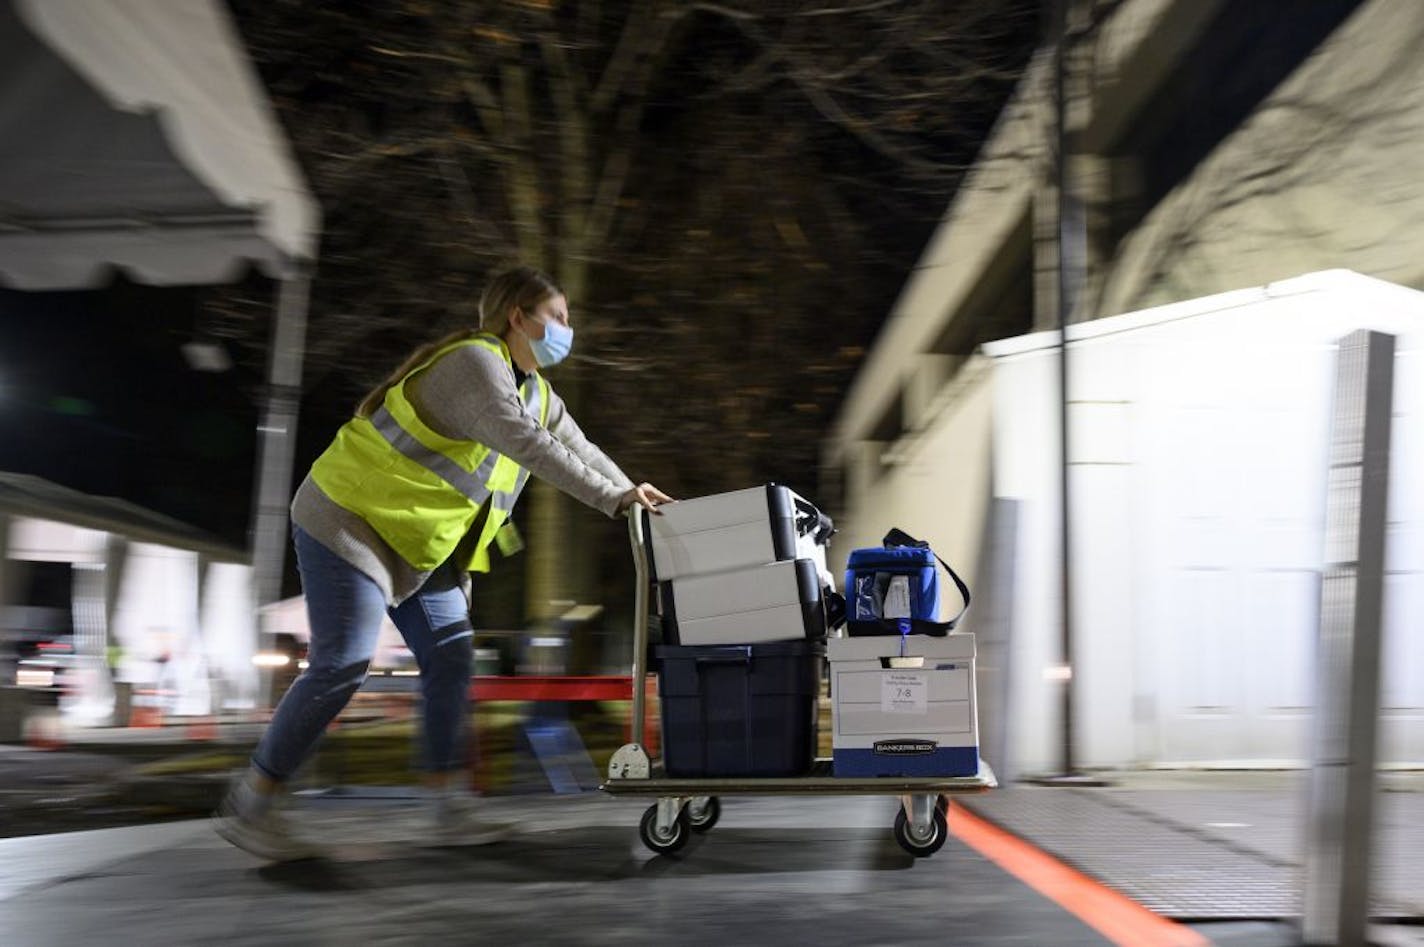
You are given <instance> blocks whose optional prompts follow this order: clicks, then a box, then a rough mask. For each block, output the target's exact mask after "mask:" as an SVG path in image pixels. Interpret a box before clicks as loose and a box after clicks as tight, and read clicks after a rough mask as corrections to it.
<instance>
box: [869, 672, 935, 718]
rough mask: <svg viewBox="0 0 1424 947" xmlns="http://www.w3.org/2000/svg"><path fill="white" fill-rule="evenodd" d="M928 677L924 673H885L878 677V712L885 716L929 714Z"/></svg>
mask: <svg viewBox="0 0 1424 947" xmlns="http://www.w3.org/2000/svg"><path fill="white" fill-rule="evenodd" d="M929 690H930V681H929V675H928V674H926V673H925V672H924V671H885V672H883V673H882V674H881V675H880V711H881V713H887V714H923V713H928V712H929Z"/></svg>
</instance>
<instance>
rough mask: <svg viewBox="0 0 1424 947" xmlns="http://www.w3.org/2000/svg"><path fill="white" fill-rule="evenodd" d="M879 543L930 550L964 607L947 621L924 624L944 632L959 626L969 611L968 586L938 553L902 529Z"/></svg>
mask: <svg viewBox="0 0 1424 947" xmlns="http://www.w3.org/2000/svg"><path fill="white" fill-rule="evenodd" d="M880 543H881V545H883V546H914V547H917V548H919V549H929V550H930V555H932V556H934V557H935V561H936V562H938V563H939V564H940V565H942V566H944V571H945V572H948V573H949V577H950V578H951V579H953V580H954V587H955V588H957V589H959V597H960V598H962V599H963V600H964V605H963V606H961V607H960V609H959V614H957V615H955V616H954V617H953V618H951V619H950V620H949V621H933V622H926V624H928V625H931V626H933V627H935V628H943V629H944V630H945V631H950V630H952V629H953V628H954V626H955V625H957V624H959V619H961V618H963V617H964V613H965V612H967V611H968V610H969V586H967V585H965V584H964V580H963V579H961V578H960V577H959V574H958V573H956V572H955V571H954V570H953V569H951V568H950V567H949V563H947V562H945V561H944V560H943V559H941V558H940V557H939V553H937V552H935V551H934V550H933V549H930V544H929V543H927V542H925V541H924V540H922V539H916V538H915V537H913V536H911V535H910V534H909V533H907V532H905V531H904V530H903V529H899V528H894V529H891V530H890V532H888V533H886V534H885V538H884V539H882V540H881V541H880Z"/></svg>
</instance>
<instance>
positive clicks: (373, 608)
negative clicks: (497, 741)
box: [252, 527, 475, 782]
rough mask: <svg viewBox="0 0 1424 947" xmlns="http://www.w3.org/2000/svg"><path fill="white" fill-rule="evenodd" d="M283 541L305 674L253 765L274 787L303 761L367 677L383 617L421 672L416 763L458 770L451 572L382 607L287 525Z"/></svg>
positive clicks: (460, 696)
mask: <svg viewBox="0 0 1424 947" xmlns="http://www.w3.org/2000/svg"><path fill="white" fill-rule="evenodd" d="M292 538H293V543H294V545H295V546H296V551H297V569H298V571H299V572H300V573H301V579H302V591H303V593H304V594H305V595H306V600H307V620H308V622H309V624H310V626H311V644H310V648H309V653H308V655H307V662H308V667H307V669H306V670H305V671H303V672H302V673H301V676H299V677H298V678H297V679H296V680H295V681H293V682H292V686H291V687H290V688H289V689H288V690H287V693H286V694H285V695H284V696H283V697H282V701H281V703H279V704H278V705H277V709H276V711H275V712H274V713H273V715H272V722H271V724H270V725H269V726H268V727H267V730H266V732H265V733H263V734H262V739H261V741H260V742H259V743H258V744H257V749H256V750H255V751H254V752H253V754H252V764H253V765H254V766H256V767H257V768H258V769H259V770H261V771H262V772H263V773H264V774H265V775H267V776H268V777H270V778H272V779H275V780H277V781H278V782H283V781H285V780H287V779H289V778H290V777H291V776H292V774H293V773H295V772H296V770H297V768H298V767H299V766H301V764H302V763H303V762H305V761H306V759H307V757H308V756H310V755H311V753H312V750H313V749H314V748H315V747H316V743H317V740H319V739H320V738H321V735H322V733H323V732H324V731H325V730H326V727H327V724H329V723H331V721H332V720H333V719H335V718H336V715H337V714H338V713H340V712H341V708H343V707H345V706H346V704H347V702H348V701H350V700H351V696H352V695H353V694H355V693H356V690H357V689H358V688H359V687H360V686H361V683H362V682H363V681H365V680H366V672H367V671H368V670H369V669H370V666H371V658H372V657H373V656H374V655H375V653H376V639H377V637H378V636H379V635H380V631H381V619H382V617H383V616H384V615H385V614H387V613H389V614H390V616H391V620H392V621H394V622H395V625H396V628H397V629H399V630H400V633H401V637H403V638H405V643H406V644H407V645H408V646H409V647H410V650H411V653H412V654H413V655H415V662H416V666H417V667H418V668H419V669H420V690H421V695H422V696H423V697H424V704H425V706H424V712H423V714H422V750H423V757H424V765H425V767H426V768H428V769H430V770H433V771H436V772H444V771H449V770H454V769H459V768H461V767H462V766H463V765H464V763H465V754H464V747H465V726H466V722H467V718H468V716H469V688H470V670H471V666H472V665H473V663H474V634H475V632H474V628H473V627H472V626H471V625H470V609H469V602H467V601H466V599H465V593H464V591H463V590H462V589H461V588H460V574H459V572H458V571H457V569H456V568H455V567H454V566H453V565H446V566H442V567H441V568H439V569H437V570H436V571H435V572H434V574H432V575H431V576H430V578H429V579H428V580H426V583H425V585H423V586H421V588H420V590H419V591H418V592H416V593H415V594H414V595H412V596H411V597H410V598H408V599H406V600H405V601H404V602H401V603H400V604H399V605H397V606H396V607H394V608H390V609H387V607H386V597H385V595H384V594H383V593H382V592H381V589H380V587H379V586H378V585H377V584H376V583H375V581H374V580H372V579H371V577H370V576H368V575H366V574H365V573H364V572H361V571H360V570H359V569H357V568H356V567H355V566H352V565H351V564H350V563H348V562H346V561H345V560H344V559H342V558H341V557H339V556H337V555H336V554H335V553H334V552H332V551H331V550H329V549H327V548H326V547H325V546H323V545H322V544H321V543H319V542H317V541H316V540H315V539H313V538H312V537H311V536H310V535H308V534H307V533H306V531H304V530H303V529H301V527H293V529H292Z"/></svg>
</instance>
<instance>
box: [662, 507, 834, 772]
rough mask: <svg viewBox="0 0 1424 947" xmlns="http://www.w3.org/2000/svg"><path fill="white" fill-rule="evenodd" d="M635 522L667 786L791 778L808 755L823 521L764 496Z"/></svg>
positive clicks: (822, 606) (823, 585)
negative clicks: (673, 780)
mask: <svg viewBox="0 0 1424 947" xmlns="http://www.w3.org/2000/svg"><path fill="white" fill-rule="evenodd" d="M644 515H645V516H646V517H647V518H646V522H645V530H644V535H645V536H646V537H647V544H648V554H649V562H650V570H651V572H652V578H653V581H655V582H656V584H657V592H658V594H657V598H656V601H657V607H658V615H659V621H660V623H661V627H662V641H663V643H662V644H661V645H657V646H655V647H654V648H653V654H652V659H653V660H652V666H653V667H654V668H655V669H656V670H657V673H658V695H659V698H660V700H661V705H662V721H663V766H664V769H665V770H666V771H667V775H669V776H677V777H736V776H799V775H803V774H805V773H806V772H807V771H809V769H810V768H811V765H812V763H813V762H814V760H815V751H816V707H817V698H818V696H819V694H820V689H821V672H822V665H823V661H824V655H825V644H824V640H825V636H826V597H827V595H826V593H827V592H828V591H834V581H833V579H832V578H831V576H830V573H829V572H828V571H827V570H826V553H825V544H826V542H827V540H828V539H829V538H830V534H831V524H830V521H829V519H827V518H826V517H825V516H824V515H822V514H821V513H820V511H818V510H817V509H816V508H815V506H814V505H812V504H811V503H810V502H808V501H807V500H805V499H804V498H802V497H799V496H797V495H796V494H795V493H794V492H792V491H791V490H790V489H789V488H787V487H784V486H780V485H776V484H769V485H766V486H761V487H753V488H750V489H746V490H737V491H733V492H730V493H720V494H714V495H711V496H705V497H699V498H696V499H692V500H682V501H680V502H678V503H673V504H669V505H667V506H664V507H662V508H661V515H656V516H650V515H647V514H644Z"/></svg>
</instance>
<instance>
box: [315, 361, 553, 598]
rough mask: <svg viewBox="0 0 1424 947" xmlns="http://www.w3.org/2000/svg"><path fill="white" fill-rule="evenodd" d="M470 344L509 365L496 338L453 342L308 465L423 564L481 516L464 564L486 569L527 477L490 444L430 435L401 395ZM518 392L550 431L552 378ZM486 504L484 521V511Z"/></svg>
mask: <svg viewBox="0 0 1424 947" xmlns="http://www.w3.org/2000/svg"><path fill="white" fill-rule="evenodd" d="M464 345H478V346H480V347H482V348H485V349H487V350H489V351H490V352H493V353H495V354H497V355H498V356H499V357H500V359H501V360H502V361H503V362H504V364H505V365H506V366H509V369H510V370H511V371H513V361H512V359H511V358H510V355H509V350H508V348H507V347H506V346H505V345H504V343H503V341H502V340H500V339H499V338H497V337H495V336H492V335H477V336H474V337H471V338H468V339H465V340H462V341H460V342H455V343H452V344H451V345H449V346H446V347H445V348H443V349H441V350H439V351H437V352H435V353H433V354H432V355H431V357H430V358H429V359H427V360H426V361H425V362H424V363H423V364H422V365H420V366H418V367H417V368H415V369H414V370H413V371H411V372H410V373H409V374H407V375H406V376H405V377H404V378H402V379H401V380H400V381H399V382H397V383H396V384H395V385H393V386H392V387H391V389H390V390H389V391H388V392H387V393H386V397H385V401H384V403H383V404H382V405H381V406H380V407H378V408H377V409H376V410H375V411H373V412H372V413H371V415H370V417H356V418H352V419H351V420H350V421H348V422H347V423H346V424H345V425H343V426H342V428H341V430H340V431H338V432H337V436H336V438H335V439H334V440H333V441H332V443H331V445H330V446H328V447H327V449H326V451H325V452H323V454H322V455H321V456H320V457H318V458H317V460H316V462H315V463H313V465H312V477H313V479H314V480H315V481H316V483H317V485H318V486H319V487H321V489H322V490H323V491H324V492H325V493H326V494H327V496H329V497H330V498H331V499H332V500H334V501H335V502H336V503H337V504H339V505H341V506H343V507H345V508H346V509H348V510H350V511H352V512H353V513H355V514H357V515H358V516H360V517H362V518H363V519H364V520H366V522H367V523H368V524H369V525H370V526H371V527H372V528H373V529H375V531H376V533H377V534H378V535H380V536H381V538H382V539H384V540H385V541H386V542H387V543H388V544H390V546H391V548H392V549H394V550H395V551H396V552H397V553H398V554H400V556H401V558H403V559H405V560H406V561H407V562H409V563H410V564H411V565H412V566H414V567H415V568H417V569H421V570H429V569H433V568H434V567H435V566H438V565H439V564H440V563H442V562H444V561H446V559H448V558H449V556H450V554H451V553H452V552H453V551H454V550H455V548H456V547H457V546H458V545H459V542H460V540H461V538H462V537H464V536H465V535H466V534H467V533H468V531H469V529H470V527H471V526H473V525H474V524H475V523H476V522H477V521H479V522H483V524H484V525H483V527H482V528H481V529H480V533H479V535H477V536H474V537H472V538H473V540H474V542H473V544H472V546H471V548H470V552H469V565H468V568H470V569H473V570H474V571H486V570H488V568H489V553H488V547H489V546H490V545H491V544H492V542H493V541H494V537H495V533H496V532H497V530H498V528H499V527H500V526H501V525H502V524H503V523H505V522H506V521H507V520H508V518H509V514H510V511H511V510H513V508H514V504H515V501H516V500H517V499H518V497H519V494H520V493H521V492H522V490H523V488H524V485H525V483H526V482H527V481H528V478H529V472H528V471H527V470H525V469H523V468H522V467H521V466H520V465H519V464H518V463H517V462H516V461H515V460H514V459H513V458H511V457H508V456H505V455H502V454H500V453H499V452H498V451H496V450H494V449H493V448H491V447H490V446H489V445H486V444H481V443H479V442H477V441H471V440H452V439H450V438H448V437H445V436H443V435H441V434H440V433H439V432H437V431H434V430H433V429H431V428H430V427H429V426H428V425H426V424H425V422H424V421H422V420H421V418H420V416H419V415H418V414H417V413H416V412H415V409H414V406H413V405H412V404H411V403H410V401H409V400H408V399H407V398H406V396H405V385H406V383H407V382H408V381H409V380H410V378H411V377H412V376H413V375H415V374H416V373H418V372H420V371H422V370H424V369H425V368H428V367H429V366H430V365H431V364H432V363H433V362H434V361H435V360H436V359H438V358H441V357H442V356H444V355H445V354H447V353H449V352H451V351H453V350H455V349H456V348H458V347H460V346H464ZM511 380H512V379H511ZM518 390H519V395H520V400H521V402H522V403H523V407H524V410H525V411H526V412H527V413H528V414H529V415H530V416H531V417H532V418H533V419H534V421H535V423H536V424H538V425H539V426H540V427H545V426H546V425H547V423H548V414H549V402H550V400H551V398H550V393H549V389H548V382H547V381H545V380H544V378H543V377H542V376H540V375H539V374H538V373H537V372H536V373H533V374H531V375H529V376H528V377H526V378H525V380H524V383H523V384H522V385H520V386H519V388H518ZM487 504H488V508H487V514H486V515H485V517H484V518H483V520H482V521H481V520H480V519H479V513H480V510H481V509H482V508H485V507H486V505H487ZM462 564H463V563H462Z"/></svg>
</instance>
